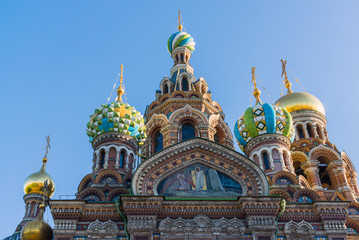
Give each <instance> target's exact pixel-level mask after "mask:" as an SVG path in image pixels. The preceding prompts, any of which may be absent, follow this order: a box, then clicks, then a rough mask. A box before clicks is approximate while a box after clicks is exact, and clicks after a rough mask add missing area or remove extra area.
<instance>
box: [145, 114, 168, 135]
mask: <svg viewBox="0 0 359 240" xmlns="http://www.w3.org/2000/svg"><path fill="white" fill-rule="evenodd" d="M166 125H168V119H167V116H166V115H164V114H162V113H161V114H156V113H154V114H153V115H152V116H151V118H150V120H148V121H147V123H146V133H147V136H150V135H151V134H152V133H153V130H154V129H156V128H163V127H165V126H166Z"/></svg>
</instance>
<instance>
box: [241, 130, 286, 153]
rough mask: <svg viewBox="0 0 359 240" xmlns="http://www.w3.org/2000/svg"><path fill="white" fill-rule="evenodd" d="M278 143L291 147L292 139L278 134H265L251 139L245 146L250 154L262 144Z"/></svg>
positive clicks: (245, 150)
mask: <svg viewBox="0 0 359 240" xmlns="http://www.w3.org/2000/svg"><path fill="white" fill-rule="evenodd" d="M270 145H277V146H283V147H284V148H286V149H290V146H291V140H290V139H289V138H288V137H287V136H283V135H278V134H265V135H261V136H258V137H256V138H254V139H252V140H250V141H249V142H248V143H247V144H246V146H245V147H244V153H245V154H246V155H247V156H250V155H251V153H252V152H253V151H255V150H256V149H258V148H260V147H261V146H270Z"/></svg>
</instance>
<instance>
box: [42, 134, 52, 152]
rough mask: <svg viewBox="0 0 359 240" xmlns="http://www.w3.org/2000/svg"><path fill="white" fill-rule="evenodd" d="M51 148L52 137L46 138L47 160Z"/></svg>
mask: <svg viewBox="0 0 359 240" xmlns="http://www.w3.org/2000/svg"><path fill="white" fill-rule="evenodd" d="M50 148H51V146H50V135H49V136H47V137H46V152H45V157H44V158H47V154H48V153H49V149H50Z"/></svg>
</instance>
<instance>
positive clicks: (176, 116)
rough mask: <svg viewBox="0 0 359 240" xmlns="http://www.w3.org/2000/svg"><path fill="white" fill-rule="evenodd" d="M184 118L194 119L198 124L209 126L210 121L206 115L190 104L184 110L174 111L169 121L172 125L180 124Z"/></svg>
mask: <svg viewBox="0 0 359 240" xmlns="http://www.w3.org/2000/svg"><path fill="white" fill-rule="evenodd" d="M184 118H187V119H188V118H189V119H192V120H194V121H195V123H196V124H208V119H207V118H206V116H205V115H204V113H203V112H201V111H199V110H197V109H195V108H193V107H191V106H190V105H188V104H186V106H184V107H183V108H180V109H177V110H176V111H174V112H173V113H172V114H171V116H170V118H169V120H168V121H169V123H170V124H174V123H178V122H180V121H181V120H182V119H184Z"/></svg>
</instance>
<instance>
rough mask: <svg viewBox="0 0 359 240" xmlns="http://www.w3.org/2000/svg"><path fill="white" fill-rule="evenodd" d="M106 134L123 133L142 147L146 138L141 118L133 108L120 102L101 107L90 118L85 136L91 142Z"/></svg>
mask: <svg viewBox="0 0 359 240" xmlns="http://www.w3.org/2000/svg"><path fill="white" fill-rule="evenodd" d="M108 132H117V133H125V134H127V135H129V136H131V137H133V138H134V139H135V140H136V141H137V142H138V144H139V145H142V144H143V141H144V140H145V138H146V133H145V132H146V126H145V122H144V119H143V116H142V114H141V113H140V112H138V111H136V109H135V108H134V107H132V106H130V105H129V104H127V103H123V102H120V101H116V102H113V103H110V104H104V105H101V107H99V108H97V109H96V110H95V113H94V114H93V115H91V116H90V121H89V122H88V123H87V135H88V136H89V137H90V142H93V140H94V139H95V138H96V137H97V136H99V135H101V134H103V133H108Z"/></svg>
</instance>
